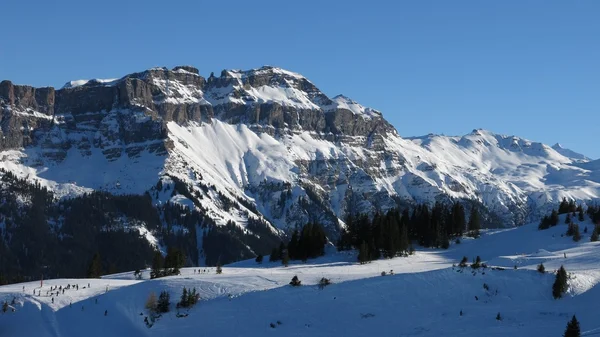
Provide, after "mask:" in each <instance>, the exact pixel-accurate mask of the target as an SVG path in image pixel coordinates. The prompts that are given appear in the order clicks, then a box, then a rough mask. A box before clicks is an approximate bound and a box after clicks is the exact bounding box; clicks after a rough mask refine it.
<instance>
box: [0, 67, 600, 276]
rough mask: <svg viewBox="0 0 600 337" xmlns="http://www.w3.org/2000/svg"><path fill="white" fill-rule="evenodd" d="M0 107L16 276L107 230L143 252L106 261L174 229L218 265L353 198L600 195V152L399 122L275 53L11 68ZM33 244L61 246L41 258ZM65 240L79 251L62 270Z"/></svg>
mask: <svg viewBox="0 0 600 337" xmlns="http://www.w3.org/2000/svg"><path fill="white" fill-rule="evenodd" d="M0 112H1V115H2V119H1V123H0V131H1V133H2V137H1V138H0V158H2V160H1V161H0V168H2V169H3V171H2V175H4V176H5V177H3V179H2V190H3V191H4V194H5V195H7V199H6V200H8V201H6V202H5V203H4V206H5V207H2V208H0V212H2V213H1V214H0V215H1V217H0V229H2V231H3V240H2V241H3V242H1V244H0V251H4V252H9V253H10V255H9V258H8V262H3V261H2V260H0V274H2V273H5V274H6V273H8V274H10V275H11V276H12V277H15V275H19V276H20V277H22V279H23V280H27V278H28V277H32V275H37V274H38V273H39V271H40V269H41V268H42V267H43V266H48V265H49V266H50V268H51V269H52V275H54V276H80V275H82V274H83V273H84V269H85V268H86V267H85V266H86V265H87V263H88V262H89V260H90V259H91V257H92V256H93V254H94V253H95V252H98V251H99V252H100V254H101V256H107V255H111V254H116V253H115V252H114V250H111V248H110V245H109V244H108V242H110V240H109V239H108V238H107V235H106V233H110V235H108V236H111V240H112V239H113V238H112V237H117V238H118V240H120V242H129V243H131V246H132V247H133V246H134V245H135V246H137V247H138V248H139V249H133V248H132V250H135V251H142V252H143V253H142V254H140V256H136V257H135V259H133V258H132V260H130V261H119V264H115V265H111V264H113V261H111V260H109V259H108V258H104V261H103V263H104V265H105V266H104V267H105V269H106V270H112V271H123V270H127V269H132V268H135V267H136V266H139V265H148V264H149V261H150V259H151V253H150V252H151V251H152V250H160V251H163V252H165V251H166V249H167V247H169V246H173V245H177V246H179V247H180V248H181V249H183V250H184V251H185V253H186V256H187V257H188V258H189V261H187V262H188V265H214V264H215V263H216V261H217V260H219V259H221V260H222V262H232V261H236V260H240V259H245V258H250V257H252V256H256V255H257V254H267V253H268V252H269V251H270V249H271V248H272V247H273V246H275V245H277V244H278V242H279V241H280V240H282V239H285V238H286V236H287V235H289V233H290V232H291V231H293V230H294V229H295V228H297V227H300V226H302V225H304V224H306V223H307V222H318V223H321V224H322V225H323V226H324V227H325V229H326V231H327V234H328V236H329V238H330V239H331V240H332V241H334V240H335V239H336V238H337V237H338V235H339V233H340V230H341V229H342V228H343V227H344V223H343V222H344V220H345V219H346V217H347V216H348V215H349V214H357V213H365V214H368V215H370V216H372V215H374V214H375V213H376V212H377V211H380V212H385V211H387V210H389V209H392V208H397V207H398V208H400V209H405V208H411V207H414V206H415V205H416V204H419V203H428V204H433V203H434V202H442V203H450V202H453V201H457V200H458V201H460V202H462V203H463V204H465V206H466V208H467V210H469V209H470V208H473V207H477V208H481V210H482V216H483V219H484V221H483V223H484V226H486V227H495V228H497V227H513V226H517V225H521V224H524V223H528V222H530V221H534V220H537V219H538V218H539V216H540V215H541V214H545V213H546V212H547V211H548V210H549V209H550V208H551V207H554V206H555V205H556V204H557V203H558V202H559V201H560V200H562V198H563V197H566V198H569V199H575V200H578V201H583V202H589V201H592V200H597V199H598V196H599V195H600V169H599V167H598V165H595V162H594V161H588V160H587V159H585V158H583V159H582V158H579V157H577V158H576V156H575V155H573V154H572V153H571V152H565V151H563V150H564V149H562V148H561V149H562V150H561V149H558V150H557V148H552V147H550V146H547V145H545V144H542V143H536V142H533V141H529V140H526V139H523V138H519V137H516V136H505V135H499V134H495V133H493V132H491V131H487V130H480V129H478V130H474V131H473V132H472V133H470V134H467V135H464V136H456V137H449V136H440V135H428V136H424V137H414V138H403V137H401V136H400V135H399V134H398V133H397V131H396V130H395V129H394V127H393V126H392V125H390V124H389V123H388V122H387V121H386V120H385V119H384V115H383V114H382V112H380V111H377V110H375V109H373V108H368V107H364V106H362V105H361V104H359V103H357V102H356V101H354V100H352V99H350V98H348V97H345V96H343V95H339V96H336V97H333V98H329V97H328V96H327V95H326V94H324V93H323V92H322V91H320V90H319V89H318V88H317V87H316V85H315V84H313V83H312V82H311V81H310V80H308V79H307V78H305V77H304V76H302V75H300V74H297V73H294V72H290V71H287V70H284V69H281V68H277V67H271V66H265V67H261V68H258V69H252V70H246V71H242V70H223V71H222V72H221V74H220V75H219V76H216V75H214V74H211V75H210V76H209V77H208V78H205V77H203V76H201V75H200V72H199V71H198V69H196V68H194V67H190V66H179V67H175V68H173V69H167V68H152V69H148V70H145V71H142V72H138V73H132V74H128V75H125V76H123V77H122V78H118V79H106V80H104V79H93V80H76V81H70V82H69V83H67V84H66V85H65V86H64V87H63V88H61V89H54V88H33V87H29V86H25V85H15V84H13V83H11V82H10V81H2V82H1V83H0ZM390 113H395V112H390ZM574 156H575V157H574ZM7 172H9V173H10V176H7V174H8V173H7ZM24 186H27V187H24ZM38 190H39V191H41V192H39V193H38V194H44V197H43V198H42V197H40V198H34V197H33V194H32V193H33V192H32V191H38ZM15 191H18V192H19V193H18V195H19V197H18V198H13V197H11V196H9V195H13V194H15ZM35 193H37V192H35ZM130 203H134V204H136V205H138V206H139V207H138V208H139V210H137V211H136V210H132V209H131V207H127V204H130ZM70 205H80V206H82V207H69V206H70ZM83 206H85V207H83ZM31 210H35V211H36V212H35V214H37V217H36V218H35V219H33V218H31V217H27V216H26V214H31V213H32V212H31ZM86 213H91V214H94V217H91V218H86V217H85V216H84V215H85V214H86ZM67 223H68V224H69V225H67V226H65V224H67ZM90 227H91V228H92V230H88V228H90ZM32 228H35V229H32ZM32 230H35V231H36V232H38V233H40V235H39V236H38V237H35V238H33V239H32V240H33V241H29V240H30V239H29V238H22V237H21V236H19V233H26V232H30V231H32ZM65 240H71V241H72V242H70V243H65ZM141 241H143V242H141ZM67 244H70V246H69V248H68V249H66V248H64V247H65V246H67ZM25 246H27V247H28V249H30V250H38V248H37V247H43V246H52V247H57V248H56V249H54V250H50V251H51V252H52V253H48V254H46V255H45V256H44V258H42V255H43V254H42V251H41V248H39V251H35V252H34V253H35V254H33V255H32V254H28V253H27V249H24V247H25ZM32 247H33V248H32ZM73 249H75V251H73ZM74 252H75V253H74ZM116 255H119V256H130V255H129V254H116ZM32 256H34V257H35V258H33V257H32ZM65 256H66V257H67V258H69V259H70V258H73V259H80V261H79V260H78V261H71V260H69V261H67V262H66V263H65V262H62V263H63V264H65V266H68V268H66V270H61V269H60V268H59V267H58V263H57V262H56V261H65ZM44 259H45V261H44ZM11 269H12V270H11Z"/></svg>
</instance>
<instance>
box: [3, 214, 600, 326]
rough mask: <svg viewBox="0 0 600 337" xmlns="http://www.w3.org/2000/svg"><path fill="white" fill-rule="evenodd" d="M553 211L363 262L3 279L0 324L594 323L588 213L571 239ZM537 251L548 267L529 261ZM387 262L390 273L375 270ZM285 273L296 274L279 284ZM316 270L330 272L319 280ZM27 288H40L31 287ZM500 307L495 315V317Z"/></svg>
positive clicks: (332, 259) (344, 258)
mask: <svg viewBox="0 0 600 337" xmlns="http://www.w3.org/2000/svg"><path fill="white" fill-rule="evenodd" d="M561 220H563V221H561V222H560V223H559V225H558V226H556V227H552V228H550V229H548V230H545V231H538V230H537V224H531V225H526V226H523V227H519V228H516V229H510V230H500V231H498V230H496V231H488V232H485V233H484V234H483V236H482V237H481V238H480V239H470V238H464V239H463V240H462V243H461V244H455V243H453V244H452V245H451V247H450V248H449V249H448V250H436V249H419V250H417V252H416V254H415V255H413V256H411V257H407V258H405V257H398V258H394V259H384V260H378V261H374V262H372V263H369V264H366V265H359V264H357V263H356V262H355V261H356V253H355V252H335V250H334V249H333V248H332V247H328V249H327V251H328V252H327V254H326V255H325V256H323V257H321V258H318V259H315V260H309V261H308V262H307V263H301V262H295V261H294V262H293V263H292V264H290V266H289V267H287V268H286V267H283V266H281V265H280V263H279V262H277V263H275V262H274V263H270V262H263V264H260V265H259V264H257V263H255V262H254V261H253V260H247V261H241V262H238V263H234V264H231V265H226V266H224V268H223V274H221V275H217V274H216V273H215V268H214V267H195V268H185V269H183V270H182V275H180V276H172V277H166V278H161V279H156V280H148V279H147V277H148V274H149V271H148V270H145V271H144V272H143V275H144V280H135V279H134V277H133V273H132V272H127V273H121V274H115V275H107V276H105V277H104V278H102V279H57V280H45V281H44V287H43V288H41V289H40V288H39V286H40V283H39V281H36V282H28V283H23V284H14V285H8V286H3V287H0V300H1V301H4V300H7V301H9V302H10V301H11V300H12V299H13V298H15V299H16V305H15V307H16V312H9V313H6V314H0V336H3V337H4V336H23V337H29V336H36V337H37V336H49V337H78V336H164V335H167V334H168V335H169V336H189V335H190V333H192V334H193V335H198V336H215V335H223V336H261V335H265V334H269V333H277V335H279V336H331V335H341V336H366V335H373V334H375V335H381V336H515V337H516V336H559V335H561V334H562V332H563V331H564V327H565V326H566V323H567V321H568V320H569V319H570V317H571V316H572V315H573V314H576V315H577V317H578V319H579V321H580V323H581V327H582V331H586V332H587V333H588V334H589V333H593V332H595V331H597V330H598V329H600V324H598V323H597V319H596V310H595V309H596V308H597V303H598V301H599V300H600V286H598V285H597V284H598V282H600V264H599V262H598V261H600V249H599V247H598V246H599V245H600V243H596V242H589V236H590V234H591V230H590V229H591V227H592V224H591V223H589V222H585V223H581V224H580V227H581V229H582V230H583V228H585V226H588V233H587V234H583V238H582V240H581V241H580V242H578V243H576V242H573V241H572V239H571V238H570V237H566V236H562V237H561V234H564V232H565V231H566V227H567V226H566V225H565V224H564V217H563V216H561ZM564 254H566V255H567V258H564ZM477 255H479V256H481V257H482V259H483V261H484V262H486V263H487V264H488V265H490V266H494V267H504V270H494V269H492V268H487V269H485V270H477V271H475V270H472V269H471V268H469V267H467V268H464V269H461V268H458V267H453V264H456V263H458V261H459V260H460V259H461V258H462V256H467V257H468V258H469V260H471V259H474V258H475V256H477ZM265 261H268V257H265ZM539 263H544V265H545V267H546V270H547V271H548V272H547V273H546V274H544V275H542V274H540V273H538V272H537V271H536V270H535V269H536V267H537V265H538V264H539ZM515 265H516V266H517V267H518V268H517V269H516V270H515V269H514V266H515ZM561 265H564V266H565V268H566V270H567V272H568V273H569V274H570V280H569V291H568V293H567V294H566V295H565V297H564V298H562V299H560V300H554V299H553V298H552V295H551V287H552V283H553V282H554V275H553V274H552V272H553V271H555V270H557V269H558V268H559V267H560V266H561ZM194 270H199V271H200V273H195V272H194ZM390 270H393V271H394V274H395V275H391V276H386V277H381V276H379V275H380V273H381V272H382V271H386V272H389V271H390ZM204 271H206V272H204ZM294 275H298V277H299V279H300V280H301V281H302V284H303V286H301V287H298V288H294V287H291V286H289V285H288V283H289V281H290V280H291V278H292V277H293V276H294ZM322 277H327V278H330V279H331V281H332V282H333V284H332V285H330V286H327V287H326V288H325V289H323V290H320V289H319V288H318V287H317V283H318V281H319V279H321V278H322ZM88 283H89V284H90V286H91V287H89V288H88V287H87V285H88ZM484 283H485V284H487V285H488V288H489V290H486V289H484V287H483V284H484ZM66 284H79V290H73V289H71V290H66V291H65V294H64V295H62V294H61V295H59V296H58V297H57V296H54V303H52V297H51V296H46V291H48V290H49V289H50V287H52V286H56V285H62V286H65V285H66ZM23 287H25V291H24V292H23V289H22V288H23ZM84 287H85V289H84ZM183 287H187V288H188V289H190V288H196V290H197V291H198V292H199V294H200V297H201V301H200V302H199V303H198V304H197V305H196V306H195V307H194V308H192V309H190V310H189V311H181V312H187V313H189V316H188V317H185V318H177V317H176V316H175V315H176V312H177V311H178V310H177V309H175V305H174V304H175V303H176V302H177V301H178V300H179V296H180V294H181V290H182V288H183ZM34 289H36V291H38V290H41V291H42V296H32V291H33V290H34ZM107 290H108V291H107ZM162 290H167V291H169V292H170V294H171V303H172V305H171V308H172V311H171V312H170V313H167V314H165V315H163V316H162V317H161V318H160V319H159V320H158V322H157V323H156V324H155V325H154V326H153V327H152V328H147V327H146V326H145V324H144V322H143V318H144V316H145V313H144V312H145V311H144V304H145V300H146V298H147V296H148V294H149V293H150V292H155V293H156V294H159V293H160V291H162ZM475 297H477V299H476V298H475ZM96 300H97V301H98V303H97V304H96ZM71 303H72V305H70V304H71ZM105 310H108V315H107V316H104V311H105ZM461 310H462V311H463V313H464V315H463V316H460V315H459V312H460V311H461ZM498 312H499V313H500V314H501V316H502V318H503V320H502V321H496V319H495V317H496V314H497V313H498ZM140 313H142V315H140ZM277 321H280V322H281V325H279V324H277ZM270 323H274V324H275V325H276V327H275V329H272V328H271V327H269V324H270Z"/></svg>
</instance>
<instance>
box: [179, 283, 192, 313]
mask: <svg viewBox="0 0 600 337" xmlns="http://www.w3.org/2000/svg"><path fill="white" fill-rule="evenodd" d="M189 306H190V302H189V295H188V291H187V289H186V288H185V287H183V292H182V293H181V300H180V301H179V303H177V307H178V308H187V307H189Z"/></svg>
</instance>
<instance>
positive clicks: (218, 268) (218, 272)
mask: <svg viewBox="0 0 600 337" xmlns="http://www.w3.org/2000/svg"><path fill="white" fill-rule="evenodd" d="M215 272H216V273H217V274H219V275H220V274H223V267H221V262H217V268H216V269H215Z"/></svg>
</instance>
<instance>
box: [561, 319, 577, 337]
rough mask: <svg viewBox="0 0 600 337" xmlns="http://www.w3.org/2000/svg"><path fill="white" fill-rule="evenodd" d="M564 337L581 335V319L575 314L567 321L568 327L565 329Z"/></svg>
mask: <svg viewBox="0 0 600 337" xmlns="http://www.w3.org/2000/svg"><path fill="white" fill-rule="evenodd" d="M563 336H564V337H580V336H581V329H580V327H579V321H577V317H575V315H573V318H571V320H570V321H569V323H567V328H566V330H565V334H564V335H563Z"/></svg>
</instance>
